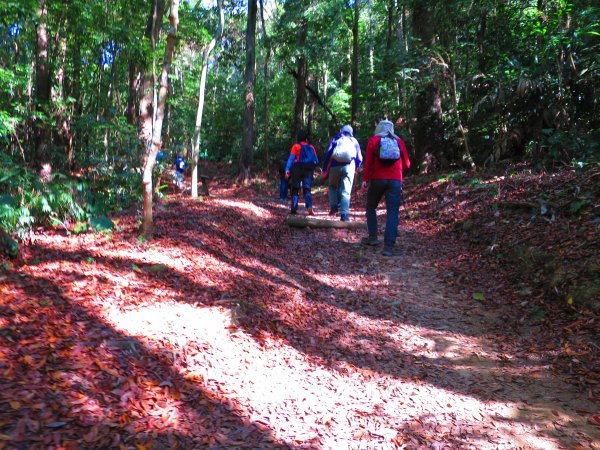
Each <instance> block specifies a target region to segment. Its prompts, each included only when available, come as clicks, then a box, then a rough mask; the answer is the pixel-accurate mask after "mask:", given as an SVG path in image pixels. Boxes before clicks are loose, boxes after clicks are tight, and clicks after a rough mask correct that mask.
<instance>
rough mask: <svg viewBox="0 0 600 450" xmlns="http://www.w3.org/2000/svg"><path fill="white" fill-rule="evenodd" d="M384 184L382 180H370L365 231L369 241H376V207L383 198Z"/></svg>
mask: <svg viewBox="0 0 600 450" xmlns="http://www.w3.org/2000/svg"><path fill="white" fill-rule="evenodd" d="M384 189H385V183H384V182H383V181H382V180H371V181H370V182H369V189H368V191H367V204H366V206H365V209H366V211H367V230H368V231H369V238H370V239H377V205H379V201H380V200H381V197H382V196H383V193H384Z"/></svg>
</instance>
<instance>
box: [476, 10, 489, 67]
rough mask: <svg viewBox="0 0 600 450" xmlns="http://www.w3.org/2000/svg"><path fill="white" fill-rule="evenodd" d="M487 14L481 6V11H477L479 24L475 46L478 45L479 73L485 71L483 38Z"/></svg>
mask: <svg viewBox="0 0 600 450" xmlns="http://www.w3.org/2000/svg"><path fill="white" fill-rule="evenodd" d="M487 15H488V10H487V8H481V11H480V12H479V25H478V27H477V47H478V56H477V62H478V65H479V72H480V73H485V66H486V64H485V46H484V39H485V30H486V23H487Z"/></svg>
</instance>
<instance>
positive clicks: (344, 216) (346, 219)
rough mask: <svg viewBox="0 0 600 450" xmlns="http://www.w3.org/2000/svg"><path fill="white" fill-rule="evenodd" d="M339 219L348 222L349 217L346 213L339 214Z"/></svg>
mask: <svg viewBox="0 0 600 450" xmlns="http://www.w3.org/2000/svg"><path fill="white" fill-rule="evenodd" d="M340 220H341V221H342V222H350V217H349V216H348V214H342V215H341V216H340Z"/></svg>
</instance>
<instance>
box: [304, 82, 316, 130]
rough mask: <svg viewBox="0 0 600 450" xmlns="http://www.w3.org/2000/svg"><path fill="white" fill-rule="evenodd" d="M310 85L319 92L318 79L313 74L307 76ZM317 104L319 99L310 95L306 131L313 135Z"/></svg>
mask: <svg viewBox="0 0 600 450" xmlns="http://www.w3.org/2000/svg"><path fill="white" fill-rule="evenodd" d="M307 81H308V85H309V86H311V88H312V90H313V91H314V92H319V86H318V80H316V79H315V78H314V77H313V76H312V75H311V74H309V75H308V77H307ZM315 106H317V99H316V97H315V96H314V95H311V96H310V100H309V101H308V120H307V123H306V133H307V134H308V135H309V136H311V135H312V133H313V124H314V122H315Z"/></svg>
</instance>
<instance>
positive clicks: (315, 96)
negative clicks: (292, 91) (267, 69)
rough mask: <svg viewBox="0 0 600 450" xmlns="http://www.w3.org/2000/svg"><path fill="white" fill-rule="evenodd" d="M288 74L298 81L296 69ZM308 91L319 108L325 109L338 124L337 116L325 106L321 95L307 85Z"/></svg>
mask: <svg viewBox="0 0 600 450" xmlns="http://www.w3.org/2000/svg"><path fill="white" fill-rule="evenodd" d="M288 73H289V74H290V75H292V76H293V77H294V78H296V79H298V72H296V71H295V70H294V69H292V68H288ZM306 90H307V91H308V92H310V95H312V96H313V97H314V99H315V100H316V101H317V103H318V104H319V106H321V107H323V108H324V109H325V111H327V112H328V113H329V115H330V116H331V118H332V119H333V121H334V122H336V123H337V121H338V119H337V116H336V115H335V113H334V112H333V111H332V110H331V109H330V108H329V106H327V105H326V104H325V102H323V100H322V99H321V96H320V95H319V93H318V92H317V91H315V90H314V89H313V87H312V86H310V85H308V84H306Z"/></svg>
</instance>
